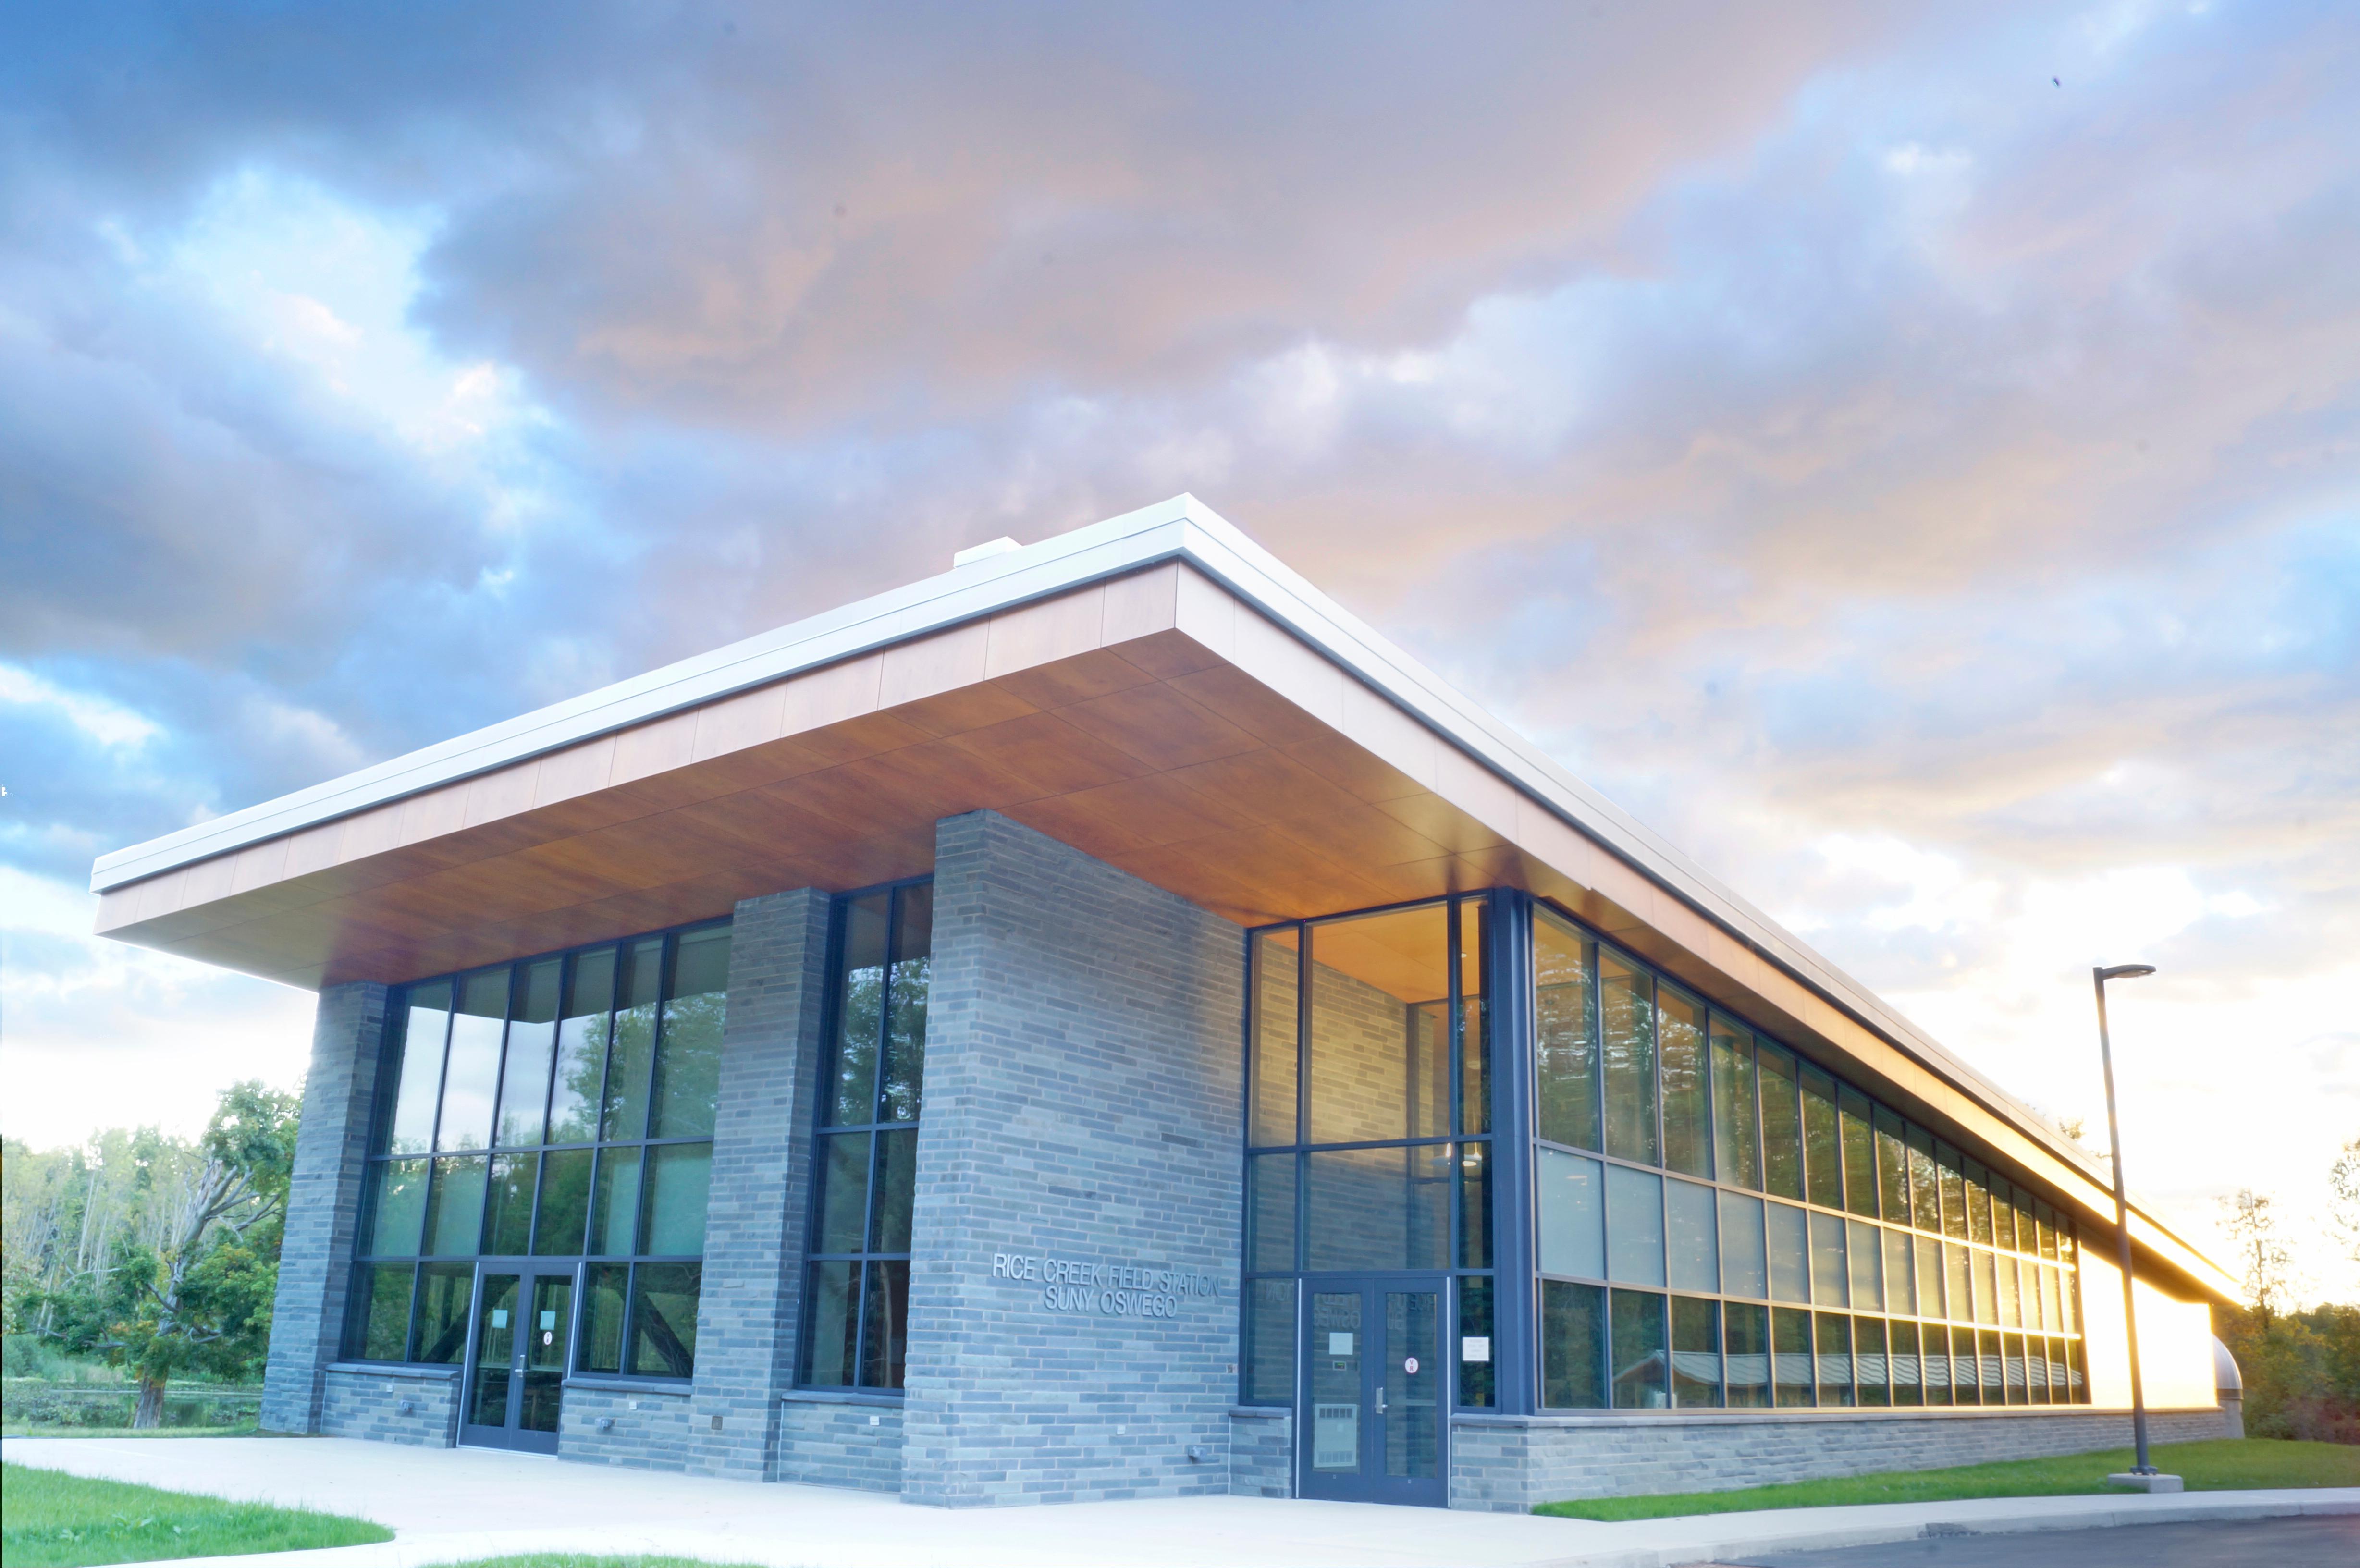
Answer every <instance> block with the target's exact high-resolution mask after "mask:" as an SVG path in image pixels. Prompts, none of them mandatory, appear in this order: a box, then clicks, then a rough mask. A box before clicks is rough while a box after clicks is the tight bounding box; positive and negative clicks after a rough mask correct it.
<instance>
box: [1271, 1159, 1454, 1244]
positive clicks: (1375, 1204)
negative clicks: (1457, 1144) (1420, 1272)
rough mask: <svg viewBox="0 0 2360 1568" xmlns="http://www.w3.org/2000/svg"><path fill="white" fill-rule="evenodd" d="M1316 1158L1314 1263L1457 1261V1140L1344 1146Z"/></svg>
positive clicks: (1311, 1188) (1311, 1183)
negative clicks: (1453, 1220) (1453, 1184)
mask: <svg viewBox="0 0 2360 1568" xmlns="http://www.w3.org/2000/svg"><path fill="white" fill-rule="evenodd" d="M1308 1158H1309V1163H1310V1169H1309V1171H1308V1173H1307V1175H1306V1182H1307V1184H1308V1191H1307V1192H1306V1199H1307V1203H1306V1208H1307V1214H1306V1229H1307V1230H1308V1231H1309V1233H1310V1234H1309V1236H1308V1237H1307V1238H1306V1239H1307V1242H1308V1246H1307V1247H1306V1253H1307V1255H1308V1258H1309V1264H1308V1266H1309V1267H1310V1268H1312V1269H1321V1270H1326V1269H1444V1268H1448V1266H1449V1265H1448V1257H1449V1253H1448V1244H1449V1240H1450V1166H1451V1163H1452V1160H1451V1146H1450V1145H1448V1144H1447V1143H1445V1144H1422V1145H1418V1146H1416V1147H1414V1148H1409V1149H1338V1150H1336V1151H1334V1152H1331V1153H1325V1154H1314V1155H1311V1156H1309V1157H1308Z"/></svg>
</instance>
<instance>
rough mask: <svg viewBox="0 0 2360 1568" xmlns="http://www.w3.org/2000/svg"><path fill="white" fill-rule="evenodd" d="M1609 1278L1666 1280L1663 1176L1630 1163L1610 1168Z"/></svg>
mask: <svg viewBox="0 0 2360 1568" xmlns="http://www.w3.org/2000/svg"><path fill="white" fill-rule="evenodd" d="M1606 1277H1607V1278H1608V1279H1613V1280H1616V1281H1618V1282H1620V1283H1622V1284H1625V1285H1661V1284H1662V1283H1663V1282H1664V1179H1663V1178H1662V1177H1660V1176H1657V1175H1655V1174H1654V1173H1652V1172H1650V1171H1633V1170H1632V1169H1631V1168H1630V1167H1629V1166H1627V1165H1610V1166H1608V1167H1607V1168H1606ZM1660 1375H1661V1374H1660V1370H1659V1372H1658V1377H1660Z"/></svg>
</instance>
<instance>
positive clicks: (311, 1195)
mask: <svg viewBox="0 0 2360 1568" xmlns="http://www.w3.org/2000/svg"><path fill="white" fill-rule="evenodd" d="M385 1009H386V988H385V987H384V986H382V985H376V984H374V983H373V982H368V981H358V982H355V983H354V984H352V985H330V986H327V987H325V988H323V989H322V991H321V992H320V1007H319V1011H318V1013H317V1014H316V1015H315V1017H314V1018H313V1022H312V1025H311V1072H310V1073H309V1075H308V1076H306V1077H305V1079H304V1080H303V1112H302V1122H301V1125H300V1127H299V1129H298V1130H297V1132H296V1135H295V1171H294V1179H293V1183H292V1185H291V1186H290V1189H289V1192H288V1194H287V1239H286V1242H285V1245H284V1246H283V1247H281V1248H280V1250H279V1294H278V1299H277V1301H276V1303H275V1305H274V1306H273V1309H272V1315H271V1320H270V1356H269V1360H268V1363H267V1366H266V1369H265V1371H264V1373H263V1379H262V1385H263V1387H262V1426H263V1429H264V1430H265V1431H267V1432H317V1431H319V1430H320V1403H321V1396H322V1389H323V1387H324V1385H325V1381H326V1376H327V1369H328V1364H329V1363H330V1362H332V1361H333V1360H335V1359H336V1354H337V1350H338V1348H339V1343H340V1341H341V1340H342V1338H343V1334H344V1297H345V1294H346V1292H347V1291H348V1290H350V1288H351V1285H352V1274H353V1244H354V1235H355V1230H356V1229H357V1228H358V1225H359V1223H360V1209H361V1188H362V1181H363V1178H364V1177H365V1176H366V1174H367V1166H366V1160H367V1155H368V1135H369V1123H370V1120H371V1119H372V1117H373V1116H375V1114H376V1108H377V1056H378V1052H379V1051H380V1050H381V1049H382V1048H383V1046H384V1043H385V1025H386V1017H385Z"/></svg>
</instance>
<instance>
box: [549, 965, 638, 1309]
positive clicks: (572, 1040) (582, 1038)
mask: <svg viewBox="0 0 2360 1568" xmlns="http://www.w3.org/2000/svg"><path fill="white" fill-rule="evenodd" d="M614 1001H615V950H614V949H612V948H600V949H599V950H598V951H597V952H595V953H581V954H579V955H577V956H576V957H575V958H574V974H573V975H572V976H571V978H570V979H569V981H568V983H567V985H566V987H565V1011H564V1013H563V1016H562V1017H560V1018H559V1019H558V1020H557V1073H556V1081H555V1083H553V1084H552V1087H551V1089H550V1092H549V1141H550V1142H552V1143H588V1142H589V1141H590V1140H591V1139H592V1138H596V1137H597V1136H598V1105H599V1085H600V1083H601V1081H602V1080H603V1079H604V1078H605V1076H606V1036H607V1033H608V1026H609V1024H610V1022H611V1020H612V1018H613V1014H612V1013H611V1011H610V1010H609V1009H611V1008H612V1007H613V1006H614ZM619 1347H620V1342H619V1341H617V1348H619Z"/></svg>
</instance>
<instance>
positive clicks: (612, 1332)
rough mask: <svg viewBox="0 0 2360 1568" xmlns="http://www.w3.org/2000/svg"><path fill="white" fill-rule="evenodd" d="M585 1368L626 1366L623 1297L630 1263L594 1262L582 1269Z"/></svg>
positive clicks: (602, 1369)
mask: <svg viewBox="0 0 2360 1568" xmlns="http://www.w3.org/2000/svg"><path fill="white" fill-rule="evenodd" d="M582 1272H583V1283H584V1286H585V1290H584V1293H583V1297H582V1369H583V1370H584V1371H585V1372H620V1371H621V1370H622V1369H623V1298H624V1295H625V1292H626V1291H627V1290H628V1287H629V1284H630V1278H631V1266H630V1265H629V1264H628V1263H593V1264H591V1265H590V1266H589V1267H588V1268H587V1269H584V1270H583V1271H582Z"/></svg>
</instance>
